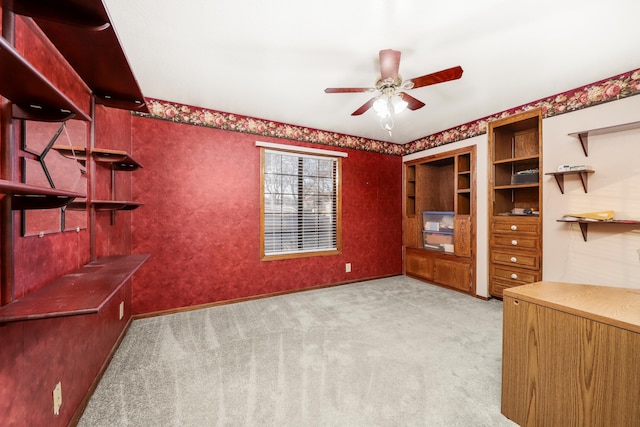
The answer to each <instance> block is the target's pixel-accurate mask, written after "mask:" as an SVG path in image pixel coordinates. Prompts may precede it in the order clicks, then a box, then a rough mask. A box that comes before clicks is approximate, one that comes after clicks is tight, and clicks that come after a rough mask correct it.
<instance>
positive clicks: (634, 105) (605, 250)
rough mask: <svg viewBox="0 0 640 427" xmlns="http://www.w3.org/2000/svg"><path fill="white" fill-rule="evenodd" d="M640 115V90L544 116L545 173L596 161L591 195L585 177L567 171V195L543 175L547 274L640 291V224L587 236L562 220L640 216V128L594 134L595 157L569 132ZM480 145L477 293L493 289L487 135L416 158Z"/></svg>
mask: <svg viewBox="0 0 640 427" xmlns="http://www.w3.org/2000/svg"><path fill="white" fill-rule="evenodd" d="M636 121H640V96H634V97H629V98H625V99H622V100H619V101H614V102H609V103H606V104H601V105H599V106H597V107H591V108H586V109H584V110H580V111H576V112H572V113H567V114H563V115H560V116H556V117H551V118H548V119H544V120H543V122H542V138H543V149H542V154H543V155H542V172H543V173H546V172H554V171H556V170H557V167H558V165H560V164H571V165H583V164H588V165H591V166H593V168H594V170H595V171H596V173H594V174H592V175H590V177H589V187H588V193H586V194H585V193H584V190H583V189H582V185H581V183H580V179H579V177H578V176H577V175H576V176H573V175H571V176H566V177H565V194H561V193H560V189H559V188H558V185H557V184H556V181H555V179H554V178H553V177H552V176H546V175H543V179H542V182H543V186H542V191H543V204H542V209H543V211H542V216H543V238H542V242H543V260H542V263H543V265H542V274H543V280H550V281H560V282H571V283H585V284H593V285H606V286H620V287H629V288H638V289H640V227H638V228H635V227H633V226H625V225H598V224H595V225H591V226H590V228H589V231H588V241H587V242H585V241H584V240H583V239H582V234H581V233H580V229H579V226H578V225H577V224H566V223H559V222H557V221H556V220H557V219H559V218H561V217H562V215H564V214H568V213H583V212H594V211H602V210H613V211H615V217H616V219H636V220H640V129H635V130H628V131H624V132H617V133H610V134H606V135H595V136H594V135H592V136H590V137H589V156H588V157H585V156H584V154H583V152H582V147H581V145H580V142H579V141H578V140H577V139H576V138H574V137H570V136H568V134H569V133H573V132H578V131H584V130H589V129H597V128H601V127H607V126H614V125H618V124H623V123H629V122H636ZM470 145H476V150H477V159H476V179H477V187H476V191H477V199H476V207H477V221H478V223H477V241H476V245H477V246H476V250H477V254H476V255H477V256H476V263H477V265H476V268H477V271H476V293H477V295H478V296H482V297H487V296H488V295H489V291H488V259H487V249H488V241H489V239H488V228H487V224H488V207H487V201H488V188H487V183H488V179H489V178H488V152H487V135H480V136H477V137H474V138H470V139H466V140H464V141H460V142H456V143H453V144H448V145H445V146H443V147H438V148H434V149H430V150H425V151H421V152H418V153H414V154H411V155H408V156H405V157H404V158H403V160H404V161H405V162H406V161H410V160H414V159H418V158H422V157H427V156H431V155H433V154H439V153H443V152H447V151H452V150H456V149H458V148H462V147H467V146H470Z"/></svg>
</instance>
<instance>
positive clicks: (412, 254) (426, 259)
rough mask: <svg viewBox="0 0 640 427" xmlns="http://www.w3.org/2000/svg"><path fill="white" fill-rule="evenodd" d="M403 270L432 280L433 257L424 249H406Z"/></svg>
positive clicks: (411, 274)
mask: <svg viewBox="0 0 640 427" xmlns="http://www.w3.org/2000/svg"><path fill="white" fill-rule="evenodd" d="M405 265H406V267H405V272H406V274H408V275H410V276H417V277H420V278H422V279H425V280H433V258H431V257H430V256H429V255H428V254H426V253H424V251H412V250H410V249H407V251H406V253H405Z"/></svg>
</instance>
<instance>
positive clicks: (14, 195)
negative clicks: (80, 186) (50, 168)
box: [0, 179, 87, 210]
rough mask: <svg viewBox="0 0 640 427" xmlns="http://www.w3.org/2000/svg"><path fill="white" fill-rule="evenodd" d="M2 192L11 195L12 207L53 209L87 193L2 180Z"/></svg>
mask: <svg viewBox="0 0 640 427" xmlns="http://www.w3.org/2000/svg"><path fill="white" fill-rule="evenodd" d="M0 193H2V194H7V195H10V196H11V209H13V210H27V209H51V208H59V207H62V206H65V205H68V204H69V203H71V202H72V201H73V200H74V199H76V198H83V197H87V196H86V194H82V193H76V192H73V191H64V190H58V189H55V188H47V187H39V186H36V185H30V184H22V183H19V182H12V181H6V180H4V179H2V180H0Z"/></svg>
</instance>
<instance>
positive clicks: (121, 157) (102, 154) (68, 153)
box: [51, 145, 142, 171]
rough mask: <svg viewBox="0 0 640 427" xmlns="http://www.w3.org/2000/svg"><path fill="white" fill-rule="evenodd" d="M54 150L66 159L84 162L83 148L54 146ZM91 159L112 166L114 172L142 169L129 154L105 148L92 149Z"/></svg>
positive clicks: (85, 158) (84, 149)
mask: <svg viewBox="0 0 640 427" xmlns="http://www.w3.org/2000/svg"><path fill="white" fill-rule="evenodd" d="M51 148H53V149H54V150H56V151H57V152H59V153H60V154H61V155H63V156H65V157H66V158H69V159H73V160H77V161H79V162H86V160H87V150H86V148H84V147H74V146H69V145H54V146H53V147H51ZM91 157H92V158H93V160H95V161H96V162H97V163H108V164H111V165H112V166H113V168H114V169H115V170H120V171H134V170H136V169H139V168H141V167H142V165H141V164H140V163H138V162H137V161H136V160H135V159H134V158H133V157H131V155H129V153H127V152H126V151H121V150H109V149H106V148H93V149H92V150H91Z"/></svg>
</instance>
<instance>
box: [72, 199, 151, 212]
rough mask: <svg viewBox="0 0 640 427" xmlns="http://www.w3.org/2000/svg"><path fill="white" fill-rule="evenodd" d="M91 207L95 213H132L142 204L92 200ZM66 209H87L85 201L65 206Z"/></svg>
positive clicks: (125, 201)
mask: <svg viewBox="0 0 640 427" xmlns="http://www.w3.org/2000/svg"><path fill="white" fill-rule="evenodd" d="M91 206H93V207H94V208H95V210H96V211H101V212H105V211H132V210H134V209H137V208H139V207H140V206H142V203H139V202H132V201H128V200H92V201H91ZM67 209H69V210H72V211H83V210H85V209H87V201H86V200H80V201H74V202H71V203H69V204H68V205H67Z"/></svg>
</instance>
